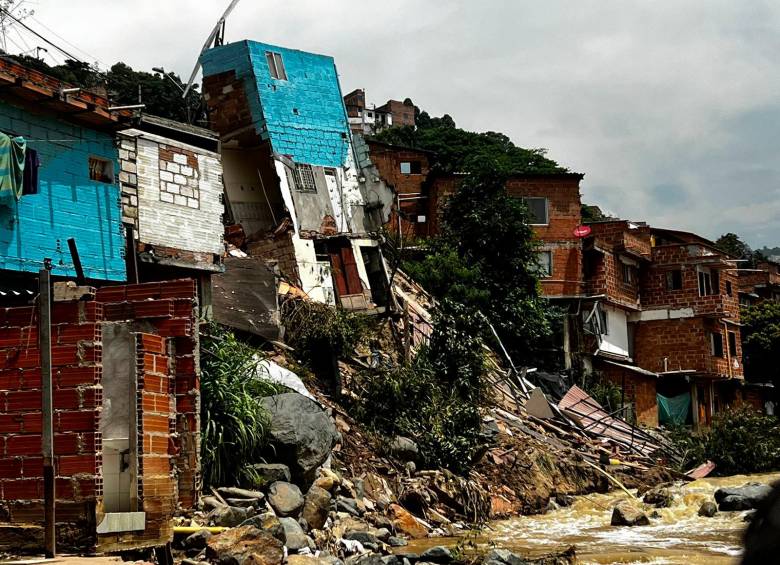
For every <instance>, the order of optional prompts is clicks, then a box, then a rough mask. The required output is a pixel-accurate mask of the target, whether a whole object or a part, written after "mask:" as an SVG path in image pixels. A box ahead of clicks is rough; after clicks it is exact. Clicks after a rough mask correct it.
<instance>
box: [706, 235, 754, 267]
mask: <svg viewBox="0 0 780 565" xmlns="http://www.w3.org/2000/svg"><path fill="white" fill-rule="evenodd" d="M715 245H716V246H717V248H718V249H720V250H721V251H723V252H724V253H728V254H729V255H731V256H732V257H734V258H736V259H742V260H743V261H744V264H742V265H740V266H741V267H747V268H749V267H755V266H756V263H757V262H758V261H764V260H766V257H764V254H763V253H761V252H760V251H753V250H752V249H751V248H750V246H749V245H748V244H747V243H745V242H744V241H742V239H740V237H739V236H738V235H737V234H735V233H731V232H729V233H725V234H723V235H722V236H720V237H719V238H718V239H717V240H715Z"/></svg>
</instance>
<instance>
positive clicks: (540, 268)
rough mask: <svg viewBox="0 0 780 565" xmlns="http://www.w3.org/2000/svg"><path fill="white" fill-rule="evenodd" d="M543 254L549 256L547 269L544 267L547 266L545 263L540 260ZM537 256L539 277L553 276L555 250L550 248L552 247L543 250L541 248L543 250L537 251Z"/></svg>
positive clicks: (547, 277)
mask: <svg viewBox="0 0 780 565" xmlns="http://www.w3.org/2000/svg"><path fill="white" fill-rule="evenodd" d="M542 255H546V256H547V257H548V258H549V259H548V261H547V265H546V267H547V269H546V270H545V269H544V267H545V265H544V263H542V262H541V261H539V257H541V256H542ZM536 258H537V261H536V264H537V266H538V274H539V278H540V279H549V278H552V276H553V252H552V250H550V249H543V250H541V251H539V252H537V253H536Z"/></svg>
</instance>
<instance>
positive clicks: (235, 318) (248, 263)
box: [212, 257, 279, 339]
mask: <svg viewBox="0 0 780 565" xmlns="http://www.w3.org/2000/svg"><path fill="white" fill-rule="evenodd" d="M212 289H213V290H212V292H213V302H214V306H213V310H214V320H215V321H216V322H218V323H220V324H223V325H225V326H228V327H231V328H235V329H238V330H242V331H246V332H250V333H253V334H255V335H259V336H261V337H264V338H266V339H278V338H279V303H278V299H277V277H276V273H275V271H274V268H273V267H271V266H269V265H268V264H266V262H265V261H264V260H263V259H260V258H257V257H246V258H238V257H227V258H226V259H225V272H224V273H220V274H215V275H213V276H212Z"/></svg>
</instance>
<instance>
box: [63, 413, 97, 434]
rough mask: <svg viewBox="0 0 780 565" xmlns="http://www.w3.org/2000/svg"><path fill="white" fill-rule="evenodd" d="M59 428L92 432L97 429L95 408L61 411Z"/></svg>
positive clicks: (67, 430)
mask: <svg viewBox="0 0 780 565" xmlns="http://www.w3.org/2000/svg"><path fill="white" fill-rule="evenodd" d="M58 416H59V426H58V428H57V429H58V430H59V431H61V432H91V431H94V430H95V429H97V418H96V416H95V411H94V410H82V411H79V412H60V413H59V414H58Z"/></svg>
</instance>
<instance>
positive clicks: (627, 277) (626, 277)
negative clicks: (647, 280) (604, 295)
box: [620, 261, 636, 285]
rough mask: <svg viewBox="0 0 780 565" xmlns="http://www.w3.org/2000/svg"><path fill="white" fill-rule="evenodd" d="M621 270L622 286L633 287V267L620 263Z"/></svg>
mask: <svg viewBox="0 0 780 565" xmlns="http://www.w3.org/2000/svg"><path fill="white" fill-rule="evenodd" d="M620 263H621V265H622V266H623V267H622V270H623V277H622V278H623V284H627V285H633V284H634V282H635V279H636V277H635V276H634V266H633V265H629V264H628V263H623V262H622V261H621V262H620Z"/></svg>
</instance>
